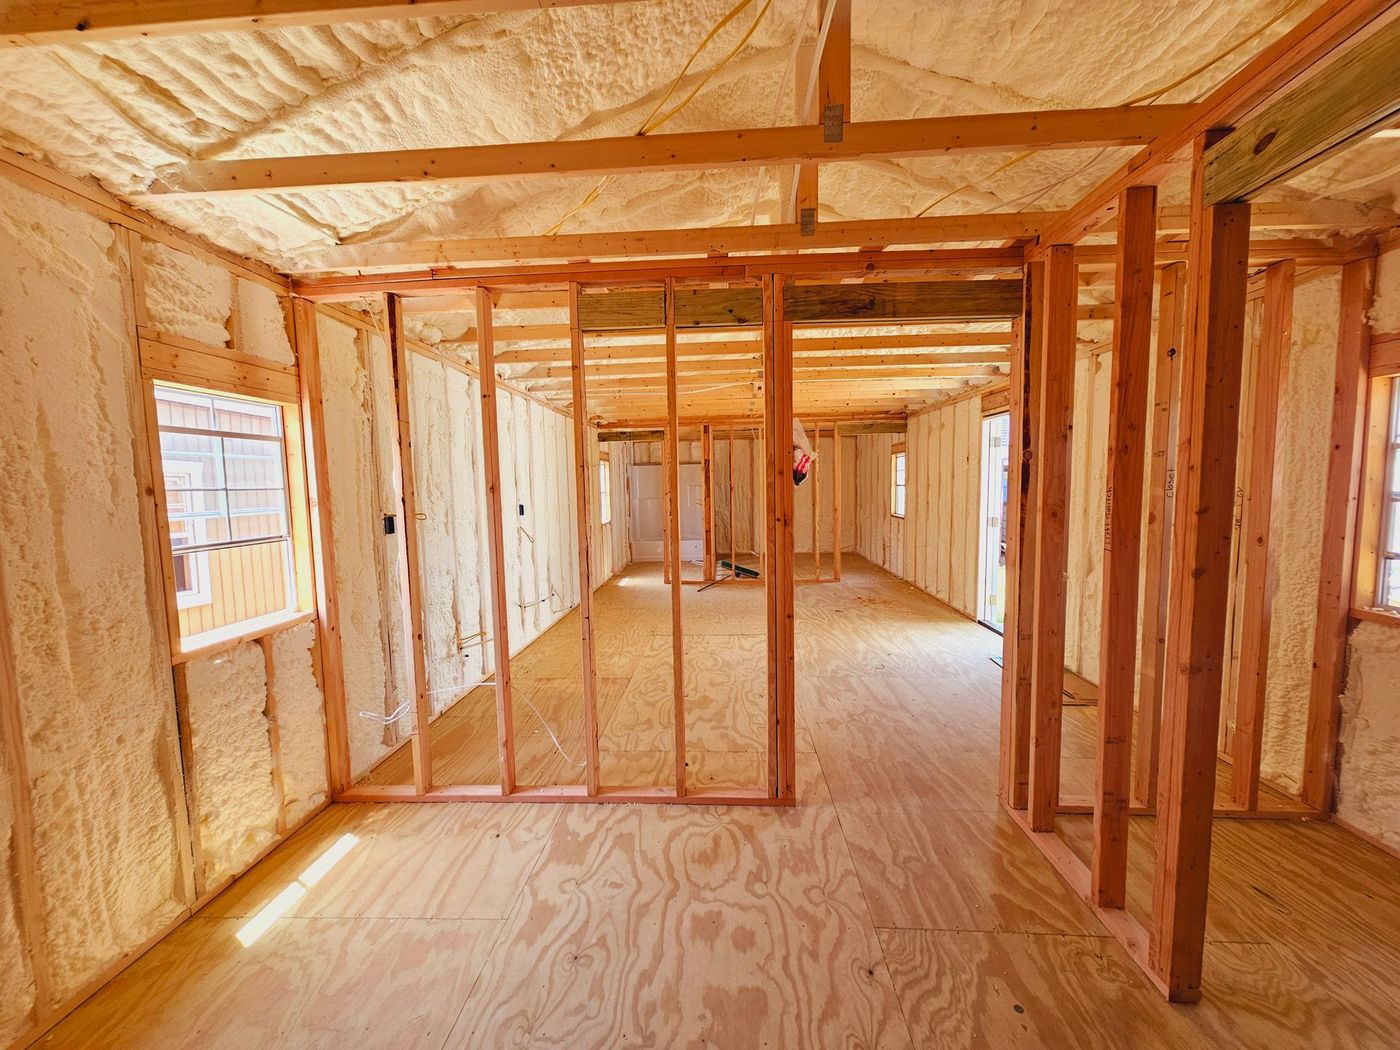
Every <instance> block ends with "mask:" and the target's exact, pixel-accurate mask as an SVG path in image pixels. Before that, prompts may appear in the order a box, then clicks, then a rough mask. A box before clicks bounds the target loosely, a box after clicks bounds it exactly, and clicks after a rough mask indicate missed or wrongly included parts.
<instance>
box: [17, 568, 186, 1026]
mask: <svg viewBox="0 0 1400 1050" xmlns="http://www.w3.org/2000/svg"><path fill="white" fill-rule="evenodd" d="M3 569H4V566H3V565H0V747H3V749H4V750H3V755H4V768H5V770H6V772H8V774H9V781H10V787H9V792H8V794H9V802H10V817H11V821H10V835H9V854H10V860H11V864H12V865H13V872H14V876H13V878H14V882H13V885H14V896H15V911H16V912H17V914H16V916H15V919H16V922H17V925H18V926H19V939H20V948H21V950H22V951H23V952H24V954H25V955H26V956H27V957H28V959H29V970H30V974H31V977H32V980H33V982H34V1017H35V1020H36V1022H37V1021H41V1020H42V1019H43V1017H44V1015H45V1014H46V1013H47V1012H48V1011H49V1010H51V1009H52V1008H53V996H54V987H53V973H52V971H51V968H50V965H49V938H48V923H47V921H46V917H45V910H44V893H43V884H42V881H41V879H40V873H39V855H38V851H37V850H36V848H35V844H34V810H33V805H32V801H31V798H32V796H31V787H30V779H29V760H28V757H27V754H26V751H25V746H24V712H23V709H22V705H21V701H20V695H19V679H18V671H17V669H16V667H15V653H14V643H13V642H12V640H11V635H10V617H9V600H8V596H7V593H6V591H5V581H4V576H3ZM176 819H177V820H178V821H181V822H183V821H184V820H185V819H186V818H185V815H184V814H183V813H178V814H177V815H176Z"/></svg>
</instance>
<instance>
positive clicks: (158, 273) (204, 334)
mask: <svg viewBox="0 0 1400 1050" xmlns="http://www.w3.org/2000/svg"><path fill="white" fill-rule="evenodd" d="M141 256H142V259H143V261H144V262H145V268H146V274H145V277H146V281H145V284H146V313H147V316H148V317H149V318H150V324H151V327H152V328H154V329H155V330H156V331H158V332H161V333H162V334H164V335H176V336H180V337H181V338H184V339H193V340H195V341H196V342H199V343H204V344H205V345H207V346H226V345H228V341H229V330H230V324H231V322H230V315H231V314H232V312H233V278H232V277H230V276H229V273H228V271H227V270H225V269H224V268H223V267H221V266H217V265H215V264H214V263H211V262H206V261H205V260H203V259H201V258H199V257H198V256H195V255H191V254H190V253H189V252H180V251H176V250H175V249H174V248H167V247H166V246H165V245H163V244H158V243H157V242H155V241H142V242H141Z"/></svg>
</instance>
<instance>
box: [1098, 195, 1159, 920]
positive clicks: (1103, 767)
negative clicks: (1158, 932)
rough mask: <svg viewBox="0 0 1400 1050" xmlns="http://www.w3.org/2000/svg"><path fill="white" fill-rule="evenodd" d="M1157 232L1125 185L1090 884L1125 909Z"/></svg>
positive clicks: (1147, 201)
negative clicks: (1148, 381) (1148, 384)
mask: <svg viewBox="0 0 1400 1050" xmlns="http://www.w3.org/2000/svg"><path fill="white" fill-rule="evenodd" d="M1156 239H1157V188H1156V187H1155V186H1133V187H1131V188H1129V189H1126V190H1124V191H1123V194H1122V197H1121V198H1120V203H1119V206H1118V265H1117V271H1118V272H1117V281H1116V282H1115V293H1114V299H1115V300H1116V305H1115V307H1114V324H1113V363H1112V369H1113V371H1112V380H1111V388H1110V395H1109V396H1110V403H1109V410H1108V471H1107V492H1106V495H1105V499H1104V536H1103V541H1104V543H1103V566H1104V567H1103V581H1104V582H1103V628H1102V631H1101V633H1100V639H1099V641H1100V645H1099V670H1100V678H1099V741H1098V763H1097V768H1098V774H1097V779H1096V782H1095V787H1096V789H1095V792H1094V854H1093V863H1092V865H1091V872H1092V881H1091V893H1092V896H1093V899H1094V903H1096V904H1097V905H1098V906H1099V907H1101V908H1121V907H1123V905H1124V903H1125V901H1126V895H1127V880H1128V801H1129V794H1130V788H1131V782H1132V742H1133V692H1134V687H1135V685H1136V679H1137V624H1138V573H1139V569H1140V567H1141V552H1142V532H1141V529H1142V494H1143V493H1142V490H1143V469H1144V467H1145V465H1146V458H1147V457H1146V443H1147V433H1146V431H1147V373H1148V369H1149V368H1151V365H1152V283H1153V277H1154V273H1153V256H1154V254H1155V252H1156Z"/></svg>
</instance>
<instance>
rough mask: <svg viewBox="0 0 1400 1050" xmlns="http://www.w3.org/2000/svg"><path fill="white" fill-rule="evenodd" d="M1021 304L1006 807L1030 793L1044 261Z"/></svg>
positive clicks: (1012, 483) (1009, 552) (1015, 381)
mask: <svg viewBox="0 0 1400 1050" xmlns="http://www.w3.org/2000/svg"><path fill="white" fill-rule="evenodd" d="M1024 299H1025V302H1024V305H1023V307H1022V312H1021V317H1020V318H1019V319H1018V322H1017V332H1016V333H1015V334H1016V339H1015V340H1014V342H1013V343H1012V353H1011V381H1010V384H1009V386H1008V391H1007V392H1008V394H1009V398H1008V407H1009V411H1010V414H1011V426H1010V438H1011V447H1010V450H1009V452H1008V455H1007V463H1008V477H1007V507H1006V515H1007V535H1006V585H1007V601H1006V620H1005V623H1004V624H1003V628H1002V670H1001V756H1000V762H999V769H1000V777H999V781H998V794H999V795H1000V797H1001V800H1002V802H1003V803H1004V804H1006V805H1007V806H1009V807H1010V808H1012V809H1025V808H1026V805H1027V801H1028V798H1029V795H1028V792H1029V785H1030V746H1031V669H1032V667H1033V659H1032V657H1033V654H1034V643H1035V631H1034V626H1035V547H1036V529H1035V523H1036V515H1035V498H1036V487H1037V486H1036V456H1035V447H1036V441H1037V438H1038V434H1037V427H1038V421H1039V419H1040V408H1039V404H1040V384H1039V375H1040V371H1041V370H1042V368H1043V367H1044V354H1045V337H1044V331H1043V327H1044V310H1045V264H1044V263H1043V262H1039V261H1036V262H1028V263H1027V264H1026V281H1025V297H1024Z"/></svg>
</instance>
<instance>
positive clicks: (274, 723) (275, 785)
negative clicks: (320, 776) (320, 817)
mask: <svg viewBox="0 0 1400 1050" xmlns="http://www.w3.org/2000/svg"><path fill="white" fill-rule="evenodd" d="M274 637H276V635H275V634H264V635H262V636H260V637H259V638H258V647H259V648H260V649H261V650H262V656H263V673H264V675H265V677H266V679H267V703H266V706H264V708H263V717H264V718H266V719H267V746H268V750H269V752H270V753H271V755H272V770H271V772H272V793H273V795H275V796H276V798H277V834H278V835H279V836H281V835H285V834H286V833H287V789H286V786H285V784H284V782H283V779H282V724H281V722H279V721H278V716H277V675H276V670H275V668H274V665H273V662H272V640H273V638H274Z"/></svg>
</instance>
